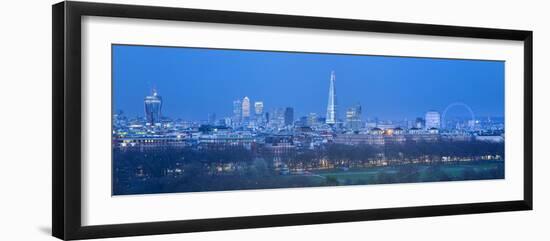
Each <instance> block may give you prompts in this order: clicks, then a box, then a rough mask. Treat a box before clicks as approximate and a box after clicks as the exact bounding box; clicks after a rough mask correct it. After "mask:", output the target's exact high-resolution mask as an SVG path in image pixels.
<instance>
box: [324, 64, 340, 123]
mask: <svg viewBox="0 0 550 241" xmlns="http://www.w3.org/2000/svg"><path fill="white" fill-rule="evenodd" d="M335 81H336V74H335V73H334V71H332V72H331V73H330V87H329V89H328V104H327V118H326V123H327V124H329V125H334V124H336V121H337V119H338V103H337V102H336V88H335V86H334V82H335Z"/></svg>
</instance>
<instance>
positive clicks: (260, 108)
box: [254, 101, 264, 116]
mask: <svg viewBox="0 0 550 241" xmlns="http://www.w3.org/2000/svg"><path fill="white" fill-rule="evenodd" d="M254 112H255V114H256V116H262V115H263V113H264V102H263V101H256V102H254Z"/></svg>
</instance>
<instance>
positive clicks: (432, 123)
mask: <svg viewBox="0 0 550 241" xmlns="http://www.w3.org/2000/svg"><path fill="white" fill-rule="evenodd" d="M425 120H426V129H430V128H437V129H439V128H441V115H440V114H439V112H437V111H428V112H426V118H425Z"/></svg>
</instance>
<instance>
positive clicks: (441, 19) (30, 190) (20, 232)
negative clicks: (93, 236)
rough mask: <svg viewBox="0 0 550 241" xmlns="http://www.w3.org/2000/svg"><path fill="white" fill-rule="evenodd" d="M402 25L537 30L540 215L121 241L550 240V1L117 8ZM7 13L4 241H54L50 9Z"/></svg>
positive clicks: (2, 50) (1, 89)
mask: <svg viewBox="0 0 550 241" xmlns="http://www.w3.org/2000/svg"><path fill="white" fill-rule="evenodd" d="M109 2H117V3H133V4H146V5H166V6H180V7H189V8H205V9H220V10H234V11H248V12H268V13H282V14H296V15H315V16H329V17H339V18H357V19H371V20H387V21H402V22H418V23H433V24H448V25H468V26H477V27H493V28H511V29H527V30H533V31H534V32H535V33H534V36H535V37H534V46H535V47H534V82H535V83H534V86H535V90H534V92H535V93H534V96H535V97H534V99H535V104H534V105H535V106H534V107H535V119H534V129H535V133H534V143H535V145H534V154H535V160H534V166H535V170H534V183H535V184H534V193H535V196H534V200H535V202H534V205H535V210H534V211H530V212H508V213H494V214H480V215H462V216H448V217H435V218H415V219H401V220H387V221H373V222H354V223H343V224H326V225H310V226H294V227H281V228H264V229H249V230H235V231H219V232H207V233H194V234H175V235H161V236H145V237H131V238H119V239H115V240H151V239H155V240H183V239H184V240H216V241H218V240H235V239H238V240H277V241H280V240H296V239H302V240H312V239H316V240H338V239H345V240H446V241H452V240H461V241H463V240H548V239H549V238H550V233H549V232H550V231H549V230H548V227H549V224H548V220H550V191H549V190H550V188H548V187H547V185H550V175H549V174H547V172H548V171H550V162H549V161H547V160H545V158H546V155H545V153H544V151H545V150H544V149H545V147H546V143H545V141H546V140H547V138H545V137H547V136H549V135H550V128H548V127H547V126H548V123H550V115H549V112H548V108H547V107H546V105H545V103H547V102H549V101H550V95H547V94H546V92H548V91H549V90H550V89H549V88H550V83H549V82H548V81H550V70H549V69H550V68H549V67H548V64H549V63H548V62H547V61H546V59H547V56H548V55H550V51H549V50H550V21H549V20H550V18H549V17H548V16H547V15H548V10H549V9H550V6H547V5H548V4H547V3H546V1H504V0H486V1H479V0H478V1H470V0H461V1H452V2H451V1H438V0H415V1H409V0H386V1H372V2H367V1H351V0H338V1H324V2H322V1H319V0H277V1H275V0H270V1H258V0H256V1H254V0H231V1H228V0H208V1H207V0H179V1H177V0H156V1H155V0H118V1H116V0H111V1H109ZM53 3H55V1H51V0H50V1H44V0H27V1H9V2H5V3H3V4H2V6H1V8H0V34H1V37H0V43H1V44H0V66H1V68H0V103H1V104H0V105H1V106H0V193H1V194H0V240H54V238H53V237H51V236H50V234H49V232H50V231H51V221H50V220H51V129H50V126H51V4H53Z"/></svg>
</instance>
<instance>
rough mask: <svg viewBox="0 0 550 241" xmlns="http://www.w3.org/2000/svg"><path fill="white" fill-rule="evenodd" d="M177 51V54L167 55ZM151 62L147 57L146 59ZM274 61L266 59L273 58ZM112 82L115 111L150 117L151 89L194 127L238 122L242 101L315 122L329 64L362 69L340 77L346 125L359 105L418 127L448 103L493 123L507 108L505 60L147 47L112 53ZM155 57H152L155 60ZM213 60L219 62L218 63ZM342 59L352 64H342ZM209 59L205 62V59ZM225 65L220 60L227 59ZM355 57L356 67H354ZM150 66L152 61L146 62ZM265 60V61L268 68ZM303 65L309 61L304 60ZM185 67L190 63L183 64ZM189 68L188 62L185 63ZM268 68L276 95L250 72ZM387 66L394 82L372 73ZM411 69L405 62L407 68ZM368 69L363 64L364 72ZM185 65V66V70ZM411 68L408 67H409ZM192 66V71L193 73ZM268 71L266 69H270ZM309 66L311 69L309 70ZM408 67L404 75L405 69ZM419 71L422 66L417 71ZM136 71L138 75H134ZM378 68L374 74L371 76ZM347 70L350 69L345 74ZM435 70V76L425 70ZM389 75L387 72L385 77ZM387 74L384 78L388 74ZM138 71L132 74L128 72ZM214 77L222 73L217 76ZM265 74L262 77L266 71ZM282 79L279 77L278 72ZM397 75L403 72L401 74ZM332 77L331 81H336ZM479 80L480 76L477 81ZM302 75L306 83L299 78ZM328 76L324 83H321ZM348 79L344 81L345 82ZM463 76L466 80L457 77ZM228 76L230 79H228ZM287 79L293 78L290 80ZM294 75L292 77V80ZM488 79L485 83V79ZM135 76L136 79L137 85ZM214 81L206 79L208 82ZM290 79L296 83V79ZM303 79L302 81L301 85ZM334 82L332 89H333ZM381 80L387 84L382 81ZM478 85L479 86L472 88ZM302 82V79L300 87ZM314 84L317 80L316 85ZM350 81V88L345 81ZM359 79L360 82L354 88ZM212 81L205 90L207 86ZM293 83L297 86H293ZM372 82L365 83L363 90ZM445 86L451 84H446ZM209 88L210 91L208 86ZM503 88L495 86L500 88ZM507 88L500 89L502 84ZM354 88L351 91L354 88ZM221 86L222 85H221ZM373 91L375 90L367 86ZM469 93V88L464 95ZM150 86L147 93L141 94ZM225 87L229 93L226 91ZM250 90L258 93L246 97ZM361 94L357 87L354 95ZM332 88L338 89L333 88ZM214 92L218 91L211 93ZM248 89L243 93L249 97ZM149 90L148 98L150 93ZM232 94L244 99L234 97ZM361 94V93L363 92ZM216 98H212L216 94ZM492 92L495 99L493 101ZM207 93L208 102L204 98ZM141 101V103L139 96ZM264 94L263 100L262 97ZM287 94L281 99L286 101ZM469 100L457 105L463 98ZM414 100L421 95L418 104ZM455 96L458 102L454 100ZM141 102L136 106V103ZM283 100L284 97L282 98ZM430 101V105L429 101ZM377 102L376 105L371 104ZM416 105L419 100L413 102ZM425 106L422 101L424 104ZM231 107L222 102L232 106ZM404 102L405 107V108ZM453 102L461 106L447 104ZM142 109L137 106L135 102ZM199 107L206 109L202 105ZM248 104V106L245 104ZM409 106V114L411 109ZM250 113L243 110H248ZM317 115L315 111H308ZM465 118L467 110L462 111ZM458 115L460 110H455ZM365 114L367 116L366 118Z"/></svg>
mask: <svg viewBox="0 0 550 241" xmlns="http://www.w3.org/2000/svg"><path fill="white" fill-rule="evenodd" d="M166 50H170V51H166ZM136 54H139V55H140V56H141V57H140V58H139V59H137V58H133V59H132V60H130V59H128V58H131V57H132V56H133V55H136ZM143 55H145V57H144V56H143ZM266 55H267V56H266ZM113 56H114V62H113V65H114V67H116V68H114V70H117V71H113V82H114V98H115V101H114V103H115V104H114V106H113V107H114V110H123V111H124V112H125V113H126V114H127V115H132V116H144V111H143V104H142V103H143V98H144V97H146V96H149V95H150V94H151V90H154V91H155V93H156V92H157V91H158V94H159V96H162V98H163V101H164V102H163V103H162V115H163V116H166V117H172V118H183V119H189V120H196V121H199V120H209V119H210V117H211V116H212V115H214V116H217V117H219V118H224V117H231V116H233V115H234V114H235V113H233V112H234V111H235V110H234V108H232V106H231V105H232V104H233V105H235V101H236V100H240V101H243V100H244V99H243V98H247V99H248V100H247V101H246V104H245V105H246V108H244V110H246V112H245V113H241V114H246V115H247V116H253V115H254V112H255V108H256V107H255V105H256V103H257V102H261V109H262V110H263V111H264V112H271V111H273V110H274V109H277V108H287V107H290V108H293V116H294V119H297V118H300V117H302V116H308V115H309V114H310V113H316V114H317V115H319V117H321V116H325V113H326V114H327V116H328V110H327V101H329V104H330V100H329V99H330V98H329V96H330V92H329V95H327V90H329V83H330V84H331V85H333V84H334V82H333V78H335V76H334V69H331V68H329V69H326V68H327V67H325V66H326V65H328V63H327V62H331V61H332V62H334V63H336V64H331V65H341V63H340V62H348V64H349V65H352V66H353V65H355V68H349V67H348V68H347V69H348V71H350V72H351V73H349V72H348V73H346V72H345V71H344V72H343V73H342V71H337V70H336V72H337V74H338V82H337V84H336V85H337V87H336V89H337V91H336V95H337V96H338V97H337V101H338V102H337V104H338V105H337V108H338V112H337V113H338V115H337V118H338V119H340V120H343V119H345V118H346V110H347V109H348V108H351V107H353V106H355V105H357V104H358V103H359V104H360V105H361V107H362V109H363V116H359V117H360V118H361V117H362V118H367V117H371V118H372V117H378V118H380V119H386V120H402V119H406V118H408V119H410V120H413V119H414V118H416V117H422V116H424V114H425V113H426V112H428V111H430V110H435V111H438V112H442V111H443V109H444V108H445V107H446V106H448V105H449V104H452V103H455V102H461V103H462V102H464V103H467V105H468V106H471V107H472V109H474V110H475V112H476V116H492V117H501V116H502V115H503V108H504V103H503V102H504V97H503V92H504V91H503V88H504V79H503V72H504V64H503V63H502V62H499V61H476V60H445V59H425V58H406V57H381V56H351V55H335V54H310V53H281V52H260V51H242V50H211V49H198V48H167V47H146V46H113ZM149 57H150V58H149ZM212 57H214V58H215V59H216V61H211V58H212ZM267 57H269V58H275V59H276V60H271V61H270V60H269V59H267ZM342 57H347V58H345V59H342ZM188 58H192V59H194V60H196V59H197V58H198V61H195V62H203V63H194V64H191V65H186V64H185V63H188V62H189V61H187V60H188ZM201 58H203V59H201ZM206 58H210V61H206ZM220 58H221V59H220ZM348 58H351V60H349V61H348ZM144 59H147V61H143V60H144ZM238 59H241V60H242V61H240V62H239V63H236V64H235V63H233V65H236V66H234V67H235V68H227V67H223V68H222V67H218V68H217V69H218V70H219V69H225V70H227V71H229V72H222V73H225V74H224V76H226V77H223V76H215V75H216V74H217V75H221V74H222V73H219V71H205V70H204V69H203V70H201V69H200V68H199V70H197V68H190V67H197V66H200V65H201V64H202V65H205V64H208V65H214V69H216V67H215V66H217V64H216V62H221V63H219V64H220V65H222V64H228V63H227V61H235V60H238ZM312 59H313V60H317V62H319V63H317V64H313V65H311V64H304V63H307V61H306V60H312ZM262 60H263V61H262ZM299 60H303V61H299ZM151 61H156V62H155V63H154V64H153V66H148V67H147V68H136V67H137V66H139V65H142V64H146V63H150V64H151V63H152V62H151ZM178 61H182V62H185V63H179V64H177V62H178ZM186 61H187V62H186ZM258 62H260V63H262V62H263V63H262V64H264V65H266V64H268V62H274V63H272V64H271V65H269V67H272V68H269V69H264V72H266V73H269V74H266V76H269V77H265V78H264V79H269V78H275V79H280V81H278V82H279V83H275V84H273V83H270V82H266V81H264V82H265V83H262V84H265V85H266V86H267V87H271V88H268V89H274V91H269V92H266V86H263V87H260V86H259V85H258V84H259V83H257V82H259V81H256V80H258V79H261V78H260V76H257V74H258V73H255V72H257V71H248V69H246V68H244V67H246V66H247V65H252V66H250V67H251V69H254V68H252V67H254V63H256V64H257V63H258ZM287 62H291V63H293V64H292V65H293V66H287V65H288V63H287ZM380 62H387V63H386V64H389V65H390V66H391V67H394V68H393V70H392V72H393V74H394V75H395V76H393V77H392V76H391V75H390V77H386V78H382V77H383V76H377V75H379V74H380V71H379V70H380V68H372V67H375V66H376V65H380ZM403 62H406V63H403ZM358 63H362V64H364V65H358ZM418 64H422V65H426V64H428V65H438V68H435V67H429V66H422V68H420V69H418V68H414V67H415V66H417V65H418ZM178 65H181V66H179V67H178ZM404 66H405V67H404ZM186 67H189V68H186ZM264 67H265V66H264ZM306 67H307V68H306ZM399 67H401V68H399ZM417 67H419V66H417ZM128 68H131V69H132V71H130V69H128ZM365 68H368V69H369V70H370V72H372V73H370V75H371V79H372V81H356V80H354V79H357V77H354V76H352V75H350V74H353V73H359V74H362V75H363V78H367V77H366V76H364V75H365V71H364V69H365ZM371 68H372V69H371ZM145 69H146V70H147V71H145V72H147V73H136V72H141V71H142V70H145ZM182 69H189V71H190V72H193V73H192V74H189V75H187V77H185V76H186V75H185V74H184V73H185V71H182ZM274 69H287V71H286V72H285V71H282V72H277V71H274ZM344 69H345V68H344ZM466 69H470V70H471V69H477V70H478V71H477V72H475V73H474V74H472V73H471V71H464V72H467V73H469V74H464V73H463V72H460V70H466ZM424 70H430V71H424ZM384 71H386V72H387V71H388V69H386V70H384ZM384 71H382V72H384ZM410 71H416V72H420V73H423V72H430V73H423V74H420V75H418V73H415V74H414V76H410V77H408V78H405V79H406V80H411V79H416V80H418V82H419V83H417V84H412V85H411V86H406V87H407V89H408V90H407V91H404V90H403V86H400V85H391V82H392V81H393V82H403V78H400V79H395V78H396V76H401V77H403V74H404V72H410ZM129 72H131V73H129ZM212 72H215V73H216V74H215V75H214V76H213V75H212ZM260 72H261V71H260ZM273 72H276V73H273ZM395 72H398V73H397V74H396V73H395ZM432 72H436V73H432ZM306 73H311V74H312V76H311V77H308V76H307V75H306ZM153 74H157V76H158V78H151V79H157V81H150V80H149V79H148V78H146V77H147V76H151V75H153ZM329 74H330V77H329ZM444 74H447V75H445V76H446V77H447V78H446V79H450V80H449V81H447V82H449V83H443V84H441V83H439V84H438V83H437V82H435V83H434V84H431V85H422V83H423V82H425V81H421V80H422V76H424V79H433V78H436V77H438V76H441V75H444ZM476 74H477V77H475V78H474V77H473V76H474V75H476ZM295 75H297V76H298V77H300V78H296V76H295ZM319 75H324V77H317V76H319ZM342 75H343V77H342ZM457 75H458V76H459V77H457ZM227 76H229V77H227ZM285 76H286V77H285ZM289 76H290V78H289ZM480 76H481V77H480ZM132 77H134V78H132ZM232 78H234V79H241V81H234V82H235V83H233V84H232V83H230V82H231V81H227V79H232ZM482 78H484V79H486V80H487V81H485V82H489V84H493V85H492V86H488V88H481V87H482V86H487V85H488V83H485V82H483V81H479V80H480V79H482ZM125 79H133V80H134V81H132V82H130V81H124V80H125ZM196 79H201V80H202V81H199V82H201V83H202V84H201V85H199V83H197V81H195V80H196ZM205 79H207V80H205ZM289 79H290V80H289ZM298 79H299V80H298ZM329 79H330V82H329ZM381 79H382V80H381ZM472 79H473V80H474V81H472ZM300 80H303V81H301V82H299V81H300ZM312 80H313V81H312ZM346 80H347V81H346ZM352 80H353V81H352ZM204 81H206V83H204ZM289 82H291V83H289ZM302 82H307V83H313V84H315V85H312V86H309V87H308V88H305V89H304V88H300V85H301V84H303V83H302ZM364 82H366V83H364ZM381 82H390V83H389V84H390V85H389V86H386V87H384V88H377V87H376V86H377V85H380V84H381ZM442 82H445V81H442ZM456 82H466V84H465V83H458V84H459V85H460V86H461V88H459V90H460V89H462V90H461V91H459V90H457V89H456V88H452V87H453V83H454V84H456ZM467 82H471V84H472V85H468V84H467ZM209 83H210V84H209ZM495 83H496V84H495ZM499 83H500V84H499ZM350 84H351V86H350ZM218 85H219V86H218ZM177 86H179V87H188V88H186V90H184V91H178V88H177ZM281 86H282V87H286V88H285V91H281V93H277V91H276V89H279V88H280V87H281ZM369 86H371V87H372V88H371V89H369V88H368V87H369ZM443 86H444V87H447V88H449V89H447V90H446V92H445V93H437V91H434V90H437V89H438V88H439V89H441V88H442V87H443ZM464 86H466V88H464ZM144 87H145V90H143V89H142V88H144ZM221 87H224V88H221ZM234 87H240V88H238V89H239V90H234V91H231V90H232V89H235V88H234ZM251 87H253V88H255V90H247V89H250V88H251ZM350 87H355V88H350ZM219 88H221V89H228V90H229V91H224V93H223V94H221V95H220V94H219ZM331 88H334V86H332V87H331ZM210 89H212V90H210ZM242 89H244V90H242ZM426 90H429V92H430V94H431V95H428V96H426V95H424V93H425V92H426ZM144 91H147V92H148V93H147V92H145V93H144ZM233 92H237V93H238V95H237V94H234V93H233ZM358 92H359V93H358ZM210 93H211V95H210ZM491 93H492V94H491ZM201 94H202V95H201ZM139 95H141V96H139ZM262 95H263V96H262ZM279 95H280V96H279ZM458 95H460V96H462V98H457V97H456V96H458ZM412 96H415V97H414V98H412ZM453 96H455V97H453ZM138 97H139V100H138V101H137V102H136V99H137V98H138ZM279 97H280V98H279ZM430 97H431V98H430ZM373 98H374V100H372V99H373ZM409 98H410V99H412V100H409ZM418 99H420V100H421V101H418ZM467 99H471V100H476V99H478V100H484V101H474V102H473V103H470V102H467V101H464V100H467ZM225 100H228V101H226V102H223V103H222V102H220V101H225ZM399 100H403V103H400V102H399ZM451 100H454V102H448V103H444V102H447V101H451ZM134 102H136V103H134ZM197 103H200V105H197ZM242 104H244V103H241V105H242ZM405 104H406V107H405ZM243 107H244V106H243ZM307 108H310V109H307ZM457 109H458V112H460V111H462V110H460V108H457ZM455 112H456V111H455ZM359 115H361V114H359Z"/></svg>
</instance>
